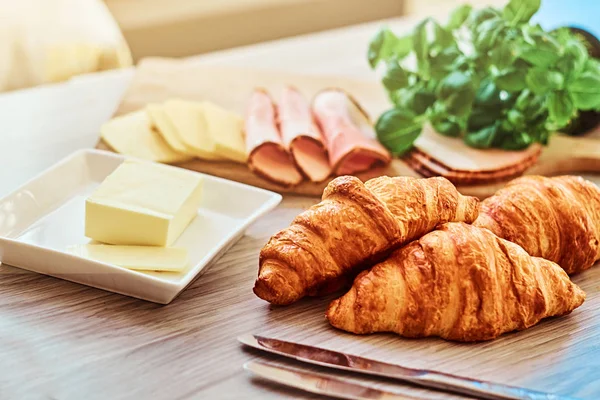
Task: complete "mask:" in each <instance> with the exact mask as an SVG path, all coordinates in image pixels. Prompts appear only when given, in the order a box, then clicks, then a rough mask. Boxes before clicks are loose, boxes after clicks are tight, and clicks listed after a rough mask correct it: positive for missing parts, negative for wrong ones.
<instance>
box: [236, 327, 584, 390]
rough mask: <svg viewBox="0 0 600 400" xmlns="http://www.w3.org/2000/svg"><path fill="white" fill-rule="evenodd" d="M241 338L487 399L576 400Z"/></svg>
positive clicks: (307, 358) (311, 359) (312, 359)
mask: <svg viewBox="0 0 600 400" xmlns="http://www.w3.org/2000/svg"><path fill="white" fill-rule="evenodd" d="M238 340H239V341H240V342H241V343H243V344H245V345H247V346H250V347H254V348H256V349H259V350H264V351H268V352H270V353H274V354H278V355H281V356H285V357H290V358H294V359H296V360H298V361H304V362H307V363H310V364H316V365H320V366H323V367H330V368H335V369H341V370H345V371H352V372H358V373H363V374H368V375H376V376H383V377H386V378H391V379H398V380H402V381H405V382H410V383H414V384H416V385H421V386H425V387H428V388H434V389H438V390H443V391H446V392H454V393H460V394H466V395H469V396H475V397H477V398H484V399H492V400H497V399H528V400H574V399H573V398H571V397H564V396H559V395H555V394H550V393H543V392H538V391H534V390H529V389H524V388H519V387H515V386H508V385H503V384H499V383H492V382H486V381H480V380H476V379H471V378H464V377H460V376H456V375H450V374H446V373H443V372H436V371H429V370H422V369H412V368H406V367H402V366H400V365H394V364H388V363H385V362H381V361H376V360H370V359H368V358H364V357H359V356H354V355H351V354H345V353H341V352H337V351H333V350H327V349H322V348H319V347H313V346H307V345H304V344H299V343H292V342H286V341H283V340H279V339H273V338H267V337H263V336H257V335H251V334H248V335H244V336H240V337H239V338H238Z"/></svg>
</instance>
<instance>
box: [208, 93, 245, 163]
mask: <svg viewBox="0 0 600 400" xmlns="http://www.w3.org/2000/svg"><path fill="white" fill-rule="evenodd" d="M200 106H201V108H202V111H203V112H204V118H205V120H206V123H207V128H208V132H209V134H210V136H211V138H212V140H213V142H214V143H215V152H216V153H217V154H218V155H219V156H221V157H223V158H227V159H229V160H232V161H237V162H240V163H245V162H246V160H247V159H248V154H247V153H246V143H245V141H244V135H243V127H244V120H243V119H242V117H241V116H240V115H238V114H235V113H233V112H230V111H227V110H225V109H223V108H221V107H219V106H217V105H216V104H213V103H210V102H203V103H201V105H200Z"/></svg>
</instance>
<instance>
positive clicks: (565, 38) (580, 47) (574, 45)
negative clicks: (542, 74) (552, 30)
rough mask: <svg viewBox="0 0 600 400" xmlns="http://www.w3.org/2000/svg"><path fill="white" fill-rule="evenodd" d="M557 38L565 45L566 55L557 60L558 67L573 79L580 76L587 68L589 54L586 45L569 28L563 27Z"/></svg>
mask: <svg viewBox="0 0 600 400" xmlns="http://www.w3.org/2000/svg"><path fill="white" fill-rule="evenodd" d="M557 39H558V40H559V42H561V43H562V44H563V46H564V55H563V57H561V59H560V60H558V62H557V69H558V70H559V71H560V72H561V73H562V74H563V75H564V76H565V77H566V80H571V79H572V78H574V77H577V76H579V74H581V73H582V72H583V70H584V68H585V65H586V61H587V60H588V58H589V54H588V51H587V49H586V48H585V45H584V44H583V43H582V42H581V41H580V40H579V39H578V38H577V37H576V36H575V35H573V34H572V33H571V32H570V31H569V30H568V29H561V30H560V31H559V32H558V33H557Z"/></svg>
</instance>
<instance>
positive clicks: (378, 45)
mask: <svg viewBox="0 0 600 400" xmlns="http://www.w3.org/2000/svg"><path fill="white" fill-rule="evenodd" d="M411 51H412V38H411V36H405V37H402V38H399V37H397V36H396V35H394V33H393V32H392V31H391V30H389V28H386V27H384V28H382V29H380V30H379V32H377V34H376V35H375V37H373V39H372V40H371V43H370V44H369V50H368V52H367V58H368V60H369V65H370V66H371V68H375V67H376V66H377V64H379V62H380V61H387V60H390V59H397V60H400V59H402V58H404V57H406V56H407V55H408V53H410V52H411Z"/></svg>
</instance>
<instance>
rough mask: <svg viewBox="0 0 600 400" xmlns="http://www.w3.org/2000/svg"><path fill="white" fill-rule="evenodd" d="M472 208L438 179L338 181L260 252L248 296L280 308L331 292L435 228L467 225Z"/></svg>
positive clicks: (471, 201)
mask: <svg viewBox="0 0 600 400" xmlns="http://www.w3.org/2000/svg"><path fill="white" fill-rule="evenodd" d="M478 205H479V201H478V200H477V199H476V198H474V197H465V196H462V195H461V194H460V193H458V191H457V190H456V188H455V187H454V185H452V183H450V181H448V180H446V179H445V178H429V179H416V178H409V177H395V178H389V177H386V176H384V177H379V178H375V179H371V180H369V181H367V182H366V183H365V184H363V183H362V182H361V181H360V180H359V179H358V178H355V177H353V176H342V177H338V178H336V179H334V180H333V181H331V182H330V183H329V185H328V186H327V187H326V188H325V191H324V192H323V198H322V201H321V202H320V203H319V204H316V205H314V206H313V207H311V208H310V209H308V210H307V211H305V212H303V213H302V214H300V215H298V216H297V217H296V218H295V219H294V221H292V224H291V226H290V227H288V228H286V229H284V230H282V231H281V232H279V233H277V234H275V235H274V236H273V237H271V239H270V240H269V242H268V243H267V244H266V245H265V246H264V247H263V249H262V250H261V252H260V259H259V271H258V279H257V280H256V283H255V285H254V293H255V294H256V295H257V296H258V297H260V298H262V299H264V300H267V301H269V302H271V303H274V304H281V305H283V304H290V303H292V302H294V301H296V300H298V299H300V298H302V297H304V296H306V295H316V294H321V293H326V292H329V291H332V290H335V289H338V288H339V287H340V286H342V285H343V284H344V283H346V282H347V283H351V279H353V278H354V276H355V275H356V274H357V273H358V272H360V270H362V269H364V268H365V267H368V266H370V265H373V263H374V262H376V261H379V260H381V259H382V257H384V256H385V255H387V254H389V252H390V251H392V250H393V249H394V248H397V247H399V246H401V245H402V244H404V243H407V242H409V241H411V240H413V239H415V238H417V237H419V236H421V235H423V234H425V233H427V232H429V231H431V230H433V229H434V228H435V227H436V226H437V225H439V224H441V223H444V222H448V221H465V222H469V223H471V222H473V221H474V220H475V218H477V210H478Z"/></svg>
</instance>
